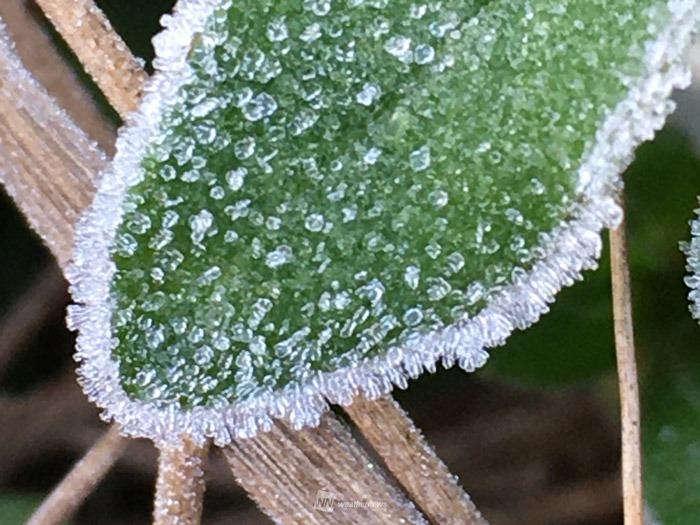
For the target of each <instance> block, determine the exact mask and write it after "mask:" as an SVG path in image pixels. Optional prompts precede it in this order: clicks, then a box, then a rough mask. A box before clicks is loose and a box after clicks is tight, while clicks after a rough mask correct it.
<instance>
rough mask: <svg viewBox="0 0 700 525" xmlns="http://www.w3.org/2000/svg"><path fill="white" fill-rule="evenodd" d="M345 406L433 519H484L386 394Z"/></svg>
mask: <svg viewBox="0 0 700 525" xmlns="http://www.w3.org/2000/svg"><path fill="white" fill-rule="evenodd" d="M344 408H345V412H347V414H348V416H350V419H352V421H353V422H354V423H355V425H356V426H357V428H358V429H359V430H360V432H362V434H363V435H364V436H365V438H366V439H367V441H369V443H370V444H371V445H372V447H373V448H374V449H375V450H376V451H377V454H379V456H380V457H381V458H382V461H383V462H384V463H385V464H386V466H387V468H388V469H389V471H390V472H391V473H392V474H393V475H394V477H396V479H397V480H398V481H399V483H401V485H403V487H404V488H405V489H406V491H407V492H408V493H409V494H410V495H411V497H412V499H413V501H415V502H416V504H417V505H418V507H419V508H420V509H421V510H422V511H423V512H424V513H425V515H426V516H427V517H428V518H429V519H430V520H431V522H433V523H440V524H441V525H488V524H487V521H486V519H484V517H483V516H482V515H481V513H480V512H479V511H478V510H477V508H476V506H475V505H474V503H473V502H472V500H471V499H470V498H469V496H468V495H467V493H466V492H464V490H463V489H462V487H460V486H459V483H458V481H457V479H456V478H455V477H454V476H453V475H452V474H450V471H449V470H448V469H447V466H446V465H445V464H444V463H443V462H442V460H440V458H439V457H438V456H437V454H435V451H434V450H433V449H432V448H431V446H430V445H429V444H428V442H427V441H426V439H425V437H424V436H423V434H422V433H421V431H420V430H418V429H417V428H416V426H415V425H414V424H413V421H411V419H410V418H409V417H408V415H407V414H406V412H404V410H403V409H402V408H401V407H400V406H399V404H398V403H397V402H396V401H395V400H394V399H393V398H392V397H390V396H383V397H381V398H379V399H377V400H375V401H368V400H367V399H365V398H363V397H362V396H357V397H356V398H355V400H354V401H353V403H352V405H348V406H346V407H344Z"/></svg>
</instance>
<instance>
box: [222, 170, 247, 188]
mask: <svg viewBox="0 0 700 525" xmlns="http://www.w3.org/2000/svg"><path fill="white" fill-rule="evenodd" d="M246 175H248V170H247V169H245V168H237V169H235V170H231V171H229V172H228V173H227V174H226V183H227V184H228V187H229V188H231V189H232V190H233V191H238V190H240V189H241V188H242V187H243V184H244V183H245V178H246Z"/></svg>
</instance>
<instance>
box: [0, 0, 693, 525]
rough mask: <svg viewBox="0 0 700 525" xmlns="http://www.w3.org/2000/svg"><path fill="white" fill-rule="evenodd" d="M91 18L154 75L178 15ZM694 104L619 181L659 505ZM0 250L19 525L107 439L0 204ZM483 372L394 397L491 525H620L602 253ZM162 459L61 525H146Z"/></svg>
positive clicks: (57, 306)
mask: <svg viewBox="0 0 700 525" xmlns="http://www.w3.org/2000/svg"><path fill="white" fill-rule="evenodd" d="M97 3H98V4H99V5H100V7H102V9H104V11H105V13H106V14H107V15H108V17H109V18H110V20H111V21H112V23H113V25H114V26H115V28H116V30H117V31H118V32H119V33H120V34H121V35H122V36H123V38H124V39H125V41H126V42H127V44H128V45H129V46H130V48H131V49H132V51H133V52H134V53H135V54H136V55H137V56H139V57H142V58H143V59H144V60H145V62H146V63H148V62H149V61H150V60H151V58H152V53H153V50H152V47H151V44H150V38H151V37H152V35H153V34H154V33H155V32H156V31H157V30H158V28H159V23H158V19H159V17H160V15H161V14H163V13H165V12H167V11H168V10H169V9H170V8H171V7H172V4H173V1H172V0H149V1H147V2H144V1H143V0H98V1H97ZM0 16H2V17H3V18H4V19H5V20H6V22H7V23H8V25H9V26H10V28H11V30H12V31H13V32H14V33H15V34H16V35H19V36H18V38H37V37H35V36H34V37H32V36H28V35H30V34H34V35H36V34H37V28H39V29H41V30H42V31H43V34H44V40H39V41H37V42H36V44H35V53H36V54H37V56H39V55H41V49H40V48H41V47H45V46H55V47H57V48H58V49H59V50H60V52H61V53H62V54H63V56H64V57H65V59H66V60H67V62H68V65H69V66H71V67H73V69H74V72H73V73H72V75H73V77H74V78H73V80H72V81H73V82H74V83H75V85H80V86H83V90H78V91H79V92H78V93H77V94H75V93H69V94H68V95H66V96H78V97H83V100H84V104H86V107H87V106H88V105H89V106H90V107H94V106H95V105H96V106H97V107H98V108H100V109H101V110H102V112H103V114H104V115H106V118H105V119H103V120H101V121H100V122H95V121H90V119H89V117H85V120H84V122H87V124H85V126H86V127H87V128H90V132H91V133H92V134H93V137H94V138H95V139H96V140H98V141H99V142H100V143H101V144H102V146H103V147H105V148H106V149H108V150H109V149H110V144H111V141H112V140H113V139H112V136H113V130H114V128H115V127H116V126H118V119H117V117H116V115H115V113H114V112H112V111H111V110H110V109H109V108H108V107H107V105H106V104H105V102H104V100H102V99H101V97H100V95H99V93H98V92H97V90H96V89H95V88H94V87H93V86H92V85H91V84H90V83H89V81H88V80H87V79H86V78H85V76H84V75H83V74H82V73H80V71H79V68H77V63H76V61H75V59H74V58H73V57H72V56H71V55H70V53H69V52H68V50H67V47H66V46H65V45H64V44H63V42H62V41H61V40H60V38H59V37H57V35H56V34H55V33H54V32H53V31H52V29H51V27H50V25H48V24H47V23H46V21H45V20H44V19H43V18H42V16H41V13H40V11H39V10H38V9H37V8H36V6H35V5H33V3H32V2H31V1H25V0H2V2H1V3H0ZM24 47H27V48H29V47H30V46H24ZM37 60H38V62H37V63H39V64H40V66H39V70H38V71H37V75H38V76H39V77H40V79H41V81H42V82H44V83H45V84H47V86H48V88H49V89H50V90H52V92H53V89H54V88H55V89H59V90H60V89H63V90H66V88H65V85H66V84H65V83H64V79H62V78H61V77H60V75H61V74H63V73H61V71H62V70H60V67H65V66H64V65H58V64H54V63H53V62H50V61H48V62H47V61H46V60H45V61H44V63H43V65H41V64H42V63H41V60H40V58H39V59H37ZM66 71H68V70H66ZM0 81H1V79H0ZM61 86H63V87H61ZM69 91H70V90H69ZM698 93H699V92H698V91H694V90H691V91H689V92H688V93H685V94H683V95H682V96H679V97H678V100H679V103H680V107H679V109H678V112H677V115H676V116H675V117H674V118H673V119H672V122H671V123H670V124H669V125H668V126H667V127H666V129H665V130H664V131H662V132H661V133H660V134H659V135H658V137H657V139H656V140H655V141H654V142H653V143H649V144H646V145H645V146H643V147H642V148H641V149H640V150H639V152H638V155H637V160H636V161H635V163H634V165H633V166H632V167H631V168H630V169H629V171H628V173H627V174H626V181H627V191H628V200H629V205H628V207H629V223H630V242H631V253H632V264H633V268H632V272H633V286H634V301H635V309H636V310H635V312H636V319H635V321H636V329H637V342H638V347H639V348H638V351H639V361H640V372H641V376H642V384H643V392H644V399H645V405H644V406H645V408H644V420H645V431H646V438H645V439H646V442H645V447H646V451H647V460H648V461H647V466H648V469H653V471H654V474H651V475H650V477H649V478H648V485H649V489H650V494H651V495H652V497H653V501H654V502H656V501H659V502H662V503H661V505H663V504H664V503H663V502H665V501H666V500H671V501H672V498H673V497H675V496H674V495H673V493H672V492H670V491H668V490H667V489H666V488H667V487H668V486H669V483H671V481H669V479H670V478H671V477H674V478H675V477H677V476H678V475H676V474H672V475H671V474H669V472H667V471H666V470H665V469H671V470H670V472H671V473H674V472H676V471H677V469H675V467H674V465H682V464H684V463H687V457H686V456H684V455H682V454H681V455H680V456H679V452H678V448H679V444H681V443H682V444H683V447H685V448H684V449H683V450H685V449H687V448H688V446H689V445H692V444H693V443H694V440H695V436H696V434H698V433H700V432H698V431H700V428H698V426H697V423H696V421H695V419H693V417H691V416H690V415H688V414H686V413H684V412H683V410H682V407H683V406H684V405H683V403H684V401H683V399H685V401H688V391H689V390H688V389H685V390H683V391H682V392H679V391H678V389H677V387H676V385H677V384H678V383H679V380H678V377H679V374H681V375H682V376H683V378H684V379H683V381H686V383H687V382H688V381H689V382H690V383H691V384H695V381H696V379H697V378H698V377H700V371H699V369H700V367H699V366H698V364H699V363H700V360H699V359H698V356H697V350H698V348H699V347H700V344H699V343H700V328H698V326H697V325H696V323H695V322H694V321H693V320H692V319H691V318H690V315H689V314H688V312H687V299H686V295H687V290H686V289H685V286H684V284H683V277H684V274H685V268H684V266H685V261H684V257H683V255H682V253H681V252H680V250H679V248H678V242H679V241H681V240H686V239H688V237H689V227H688V220H689V219H690V218H691V217H692V216H693V209H694V208H695V207H696V206H697V197H696V196H697V195H698V193H700V159H699V158H698V148H697V146H698V129H697V126H698V122H700V111H699V110H698V108H699V107H700V105H699V104H698V102H697V101H698V99H700V95H699V94H698ZM78 120H79V121H80V119H78ZM82 122H83V121H81V125H82ZM0 243H1V244H0V523H1V524H3V525H5V524H7V525H14V524H19V523H22V522H23V520H24V519H26V517H27V516H28V515H29V513H30V512H31V509H32V508H33V507H34V506H35V505H37V503H38V502H39V501H41V498H42V497H43V496H44V495H45V494H46V493H47V492H48V491H49V490H50V489H51V488H52V486H53V485H54V484H55V483H57V482H58V481H59V480H60V479H61V477H62V476H63V475H64V474H65V473H66V472H67V471H68V469H70V467H71V465H72V464H73V463H74V462H75V461H76V460H77V459H78V458H79V457H80V456H81V455H82V454H83V453H84V452H85V450H86V449H87V448H89V446H90V445H91V444H92V443H93V442H94V441H95V439H97V438H98V437H99V436H100V435H101V433H102V432H104V430H105V428H106V427H105V425H104V424H103V423H101V422H100V421H99V418H98V417H97V412H96V409H94V407H92V406H90V405H89V404H88V403H87V402H86V400H85V399H84V397H83V395H82V393H81V392H80V390H79V388H78V387H77V385H76V383H75V380H74V368H75V364H74V363H73V360H72V353H73V343H74V339H73V335H72V334H71V333H69V332H68V331H67V330H66V328H65V324H64V310H65V305H66V304H67V303H68V301H69V298H68V295H67V292H66V284H65V282H64V280H63V278H62V276H61V274H60V271H59V270H58V268H57V267H56V265H55V263H54V262H53V260H52V258H51V256H50V255H49V253H48V251H47V250H46V248H45V247H44V246H42V244H41V242H40V241H39V240H38V239H37V237H36V236H35V235H34V234H33V233H32V231H30V230H29V229H28V228H27V226H26V223H25V221H24V219H23V218H22V216H21V215H20V214H19V212H18V211H17V209H16V208H15V207H14V205H13V203H12V201H11V200H10V199H9V198H8V197H7V196H6V195H5V194H4V193H2V192H0ZM492 355H493V356H492V359H491V361H490V362H489V364H488V365H487V366H486V368H485V369H483V370H482V371H480V372H479V373H478V374H471V375H469V374H466V373H463V372H461V371H458V370H450V371H444V370H440V371H439V372H438V373H437V374H435V375H432V376H424V377H423V378H421V379H420V380H418V381H414V382H412V383H411V385H410V388H409V389H408V390H407V391H404V392H397V393H396V397H397V398H398V399H399V400H400V402H401V403H402V405H403V406H404V407H405V408H406V409H407V410H408V411H409V412H410V414H411V415H412V417H413V418H414V420H415V422H416V424H417V425H418V426H419V427H420V428H422V429H423V430H424V431H425V433H426V435H427V436H428V439H429V441H430V442H431V443H432V444H433V445H434V446H435V447H436V449H437V451H438V454H439V455H440V456H441V457H442V458H443V459H444V460H445V462H446V463H447V464H448V465H449V467H450V468H451V470H452V472H453V473H455V474H457V475H458V476H459V477H460V478H461V480H462V482H463V484H464V486H465V488H466V489H467V491H468V492H469V494H470V495H471V496H472V497H473V499H474V500H475V502H476V504H477V505H478V506H479V508H480V509H481V510H482V512H483V513H484V514H485V515H486V517H487V518H489V519H490V520H491V521H492V523H493V524H494V525H508V524H526V525H544V524H557V525H584V524H586V525H614V524H619V523H621V522H622V519H621V499H620V488H619V485H620V477H619V476H620V475H619V462H618V457H619V437H618V423H617V410H618V407H617V383H616V375H615V369H614V365H615V358H614V346H613V328H612V313H611V298H610V284H609V271H608V257H607V251H606V254H605V255H604V257H603V259H602V261H601V268H600V269H599V270H598V271H597V272H593V273H589V274H587V276H586V280H585V281H584V282H582V283H579V284H577V285H576V286H574V287H573V288H571V289H567V290H565V291H563V292H562V293H561V295H560V297H559V300H558V301H557V303H556V305H555V306H554V307H553V308H552V312H551V313H550V314H549V315H547V316H546V317H545V318H544V319H543V320H542V321H541V322H540V323H539V324H537V325H536V326H535V327H533V328H531V329H529V330H527V331H526V332H522V333H518V334H516V335H515V336H513V337H512V338H511V340H510V341H509V342H508V344H507V345H506V346H505V347H503V348H498V349H495V350H494V351H493V354H492ZM684 384H685V383H684ZM697 384H698V386H699V387H700V382H697ZM693 395H694V394H693ZM679 396H680V397H681V398H683V399H681V400H680V401H679V400H678V398H679ZM698 399H699V400H700V396H699V397H698ZM690 404H692V403H690ZM679 406H680V407H681V408H680V409H679V408H678V407H679ZM674 410H675V411H676V412H678V410H680V413H678V414H672V412H673V411H674ZM698 450H700V448H699V449H698ZM686 452H687V451H686ZM684 454H685V452H684ZM155 457H156V456H155V452H154V450H153V448H152V447H151V445H150V444H149V443H147V442H143V441H134V442H132V443H131V445H130V446H129V448H128V450H127V453H126V454H125V456H124V458H123V459H122V460H121V461H120V462H119V463H118V464H117V466H116V468H115V469H114V470H113V471H112V472H111V473H110V474H109V475H108V476H107V478H106V479H105V481H104V482H102V483H101V484H100V485H99V487H98V488H97V490H96V491H95V492H94V494H93V495H92V496H91V497H90V498H89V500H88V501H87V503H86V504H85V505H84V506H83V508H82V509H81V510H80V512H79V513H78V515H77V516H75V518H74V519H73V520H72V521H71V523H73V524H75V525H79V524H85V525H88V524H89V525H117V524H129V525H139V524H146V523H149V522H150V512H151V502H152V496H153V490H154V480H155ZM669 461H670V462H671V463H669ZM674 462H676V463H674ZM669 465H670V466H669ZM659 471H660V474H659V475H657V473H658V472H659ZM681 471H682V469H681ZM679 472H680V471H679ZM698 472H700V470H699V471H698ZM679 475H680V476H683V475H684V474H682V473H681V474H679ZM664 476H666V477H664ZM688 476H690V477H688V478H687V479H686V478H683V479H682V480H680V481H679V480H676V482H677V483H681V486H680V488H679V490H682V489H683V487H685V488H687V487H688V486H697V485H698V483H699V481H698V480H697V479H696V478H697V476H695V477H693V476H692V474H688ZM208 477H209V483H208V492H207V496H206V503H205V509H206V510H205V523H207V524H211V525H213V524H219V523H221V524H223V523H233V522H235V523H250V524H257V523H260V524H263V523H268V521H267V520H266V519H265V518H264V517H263V516H262V515H261V514H260V513H258V512H257V510H256V509H255V507H254V506H253V504H252V503H250V502H249V501H248V500H247V498H246V497H245V495H244V493H243V492H242V491H241V489H239V488H238V487H237V486H236V484H235V482H234V480H233V478H232V476H231V474H230V472H229V471H228V470H227V467H226V466H225V464H224V462H223V461H222V460H221V458H220V457H218V456H217V454H216V453H214V454H213V458H212V463H211V468H210V469H209V473H208ZM682 483H686V485H682ZM686 523H690V522H686Z"/></svg>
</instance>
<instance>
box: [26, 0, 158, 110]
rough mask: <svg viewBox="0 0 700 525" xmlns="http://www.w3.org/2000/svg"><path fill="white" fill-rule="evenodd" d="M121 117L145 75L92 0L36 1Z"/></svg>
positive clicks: (130, 107)
mask: <svg viewBox="0 0 700 525" xmlns="http://www.w3.org/2000/svg"><path fill="white" fill-rule="evenodd" d="M36 3H37V4H38V5H39V7H41V9H42V10H43V11H44V14H46V17H47V18H48V19H49V20H50V21H51V23H53V25H54V26H55V27H56V30H57V31H58V32H59V33H60V34H61V36H62V37H63V39H64V40H65V41H66V43H67V44H68V45H69V46H70V47H71V49H72V50H73V52H74V53H75V54H76V56H77V57H78V60H80V62H82V64H83V66H84V67H85V70H86V71H87V73H88V74H89V75H90V76H91V77H92V78H93V79H94V81H95V83H96V84H97V85H98V86H99V87H100V89H101V90H102V91H103V92H104V94H105V96H106V97H107V98H108V99H109V101H110V103H111V104H112V105H113V106H114V109H116V110H117V111H118V112H119V114H120V115H121V116H122V118H123V117H124V116H125V115H126V114H128V113H129V112H130V111H133V110H134V109H135V108H136V104H137V103H138V99H139V94H140V90H141V87H142V85H143V82H144V80H145V79H146V74H145V73H144V71H143V69H142V68H141V66H140V64H139V62H138V61H137V60H136V59H135V58H134V56H133V55H132V54H131V52H130V51H129V49H128V48H127V47H126V44H125V43H124V41H123V40H122V39H121V37H120V36H119V35H117V33H116V32H115V31H114V30H113V29H112V25H111V24H110V23H109V20H108V19H107V17H106V16H105V15H104V13H103V12H102V11H101V10H100V9H99V8H98V7H97V6H96V5H95V3H94V2H93V1H92V0H69V1H66V0H37V2H36Z"/></svg>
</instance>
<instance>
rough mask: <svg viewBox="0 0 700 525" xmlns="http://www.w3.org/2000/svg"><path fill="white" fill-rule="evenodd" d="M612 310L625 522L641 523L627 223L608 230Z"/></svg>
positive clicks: (639, 462) (636, 381)
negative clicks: (620, 426) (618, 388)
mask: <svg viewBox="0 0 700 525" xmlns="http://www.w3.org/2000/svg"><path fill="white" fill-rule="evenodd" d="M610 264H611V270H612V295H613V314H614V318H615V347H616V352H617V373H618V378H619V383H620V408H621V418H622V498H623V504H624V512H625V525H644V491H643V486H642V452H641V429H640V408H639V383H638V379H637V364H636V360H635V349H634V327H633V323H632V289H631V284H630V266H629V253H628V247H627V225H626V222H625V220H624V219H623V221H622V223H621V224H620V226H619V227H618V228H617V229H615V230H611V231H610Z"/></svg>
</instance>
